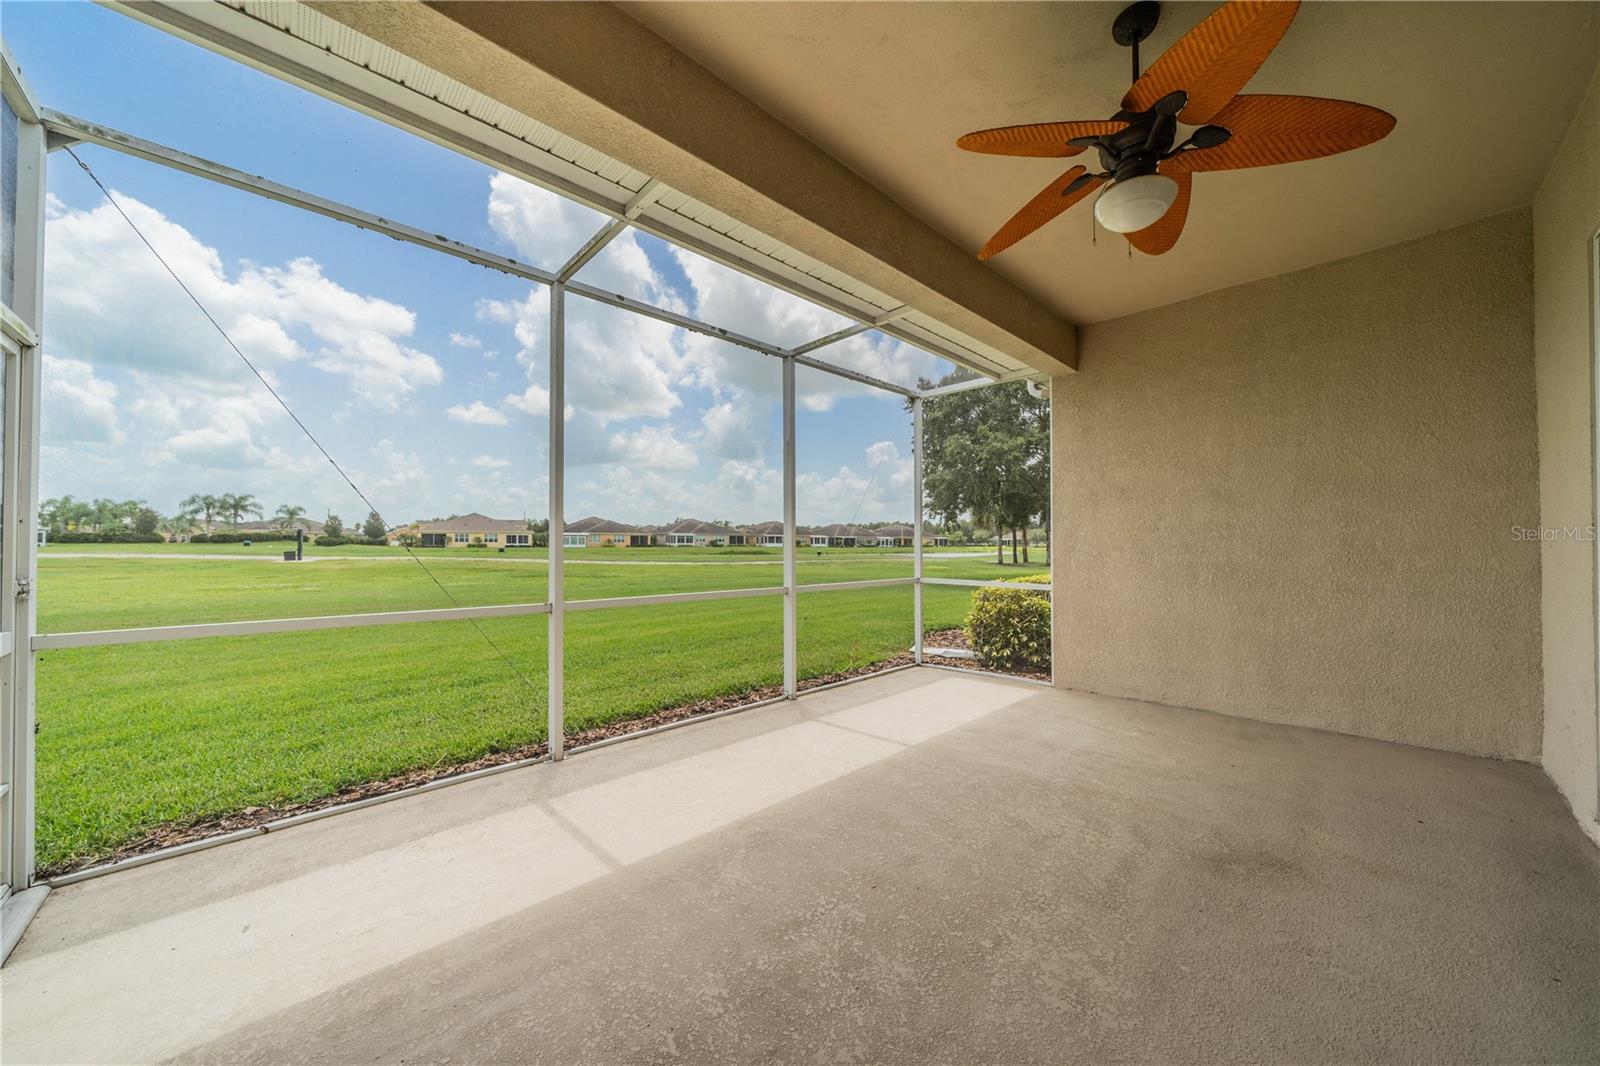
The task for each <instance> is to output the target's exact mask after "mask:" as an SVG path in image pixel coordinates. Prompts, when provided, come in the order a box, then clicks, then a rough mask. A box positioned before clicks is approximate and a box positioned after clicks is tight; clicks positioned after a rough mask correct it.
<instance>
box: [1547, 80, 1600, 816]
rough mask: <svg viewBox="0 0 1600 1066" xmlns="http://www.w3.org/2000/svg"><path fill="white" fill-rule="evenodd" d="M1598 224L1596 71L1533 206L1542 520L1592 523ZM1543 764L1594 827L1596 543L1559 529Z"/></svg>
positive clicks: (1552, 557) (1599, 102)
mask: <svg viewBox="0 0 1600 1066" xmlns="http://www.w3.org/2000/svg"><path fill="white" fill-rule="evenodd" d="M1596 229H1600V78H1597V79H1596V81H1595V84H1594V85H1592V86H1591V87H1590V89H1589V95H1588V98H1587V99H1586V100H1585V101H1584V104H1583V106H1582V108H1581V109H1580V110H1579V112H1578V117H1577V118H1576V120H1574V122H1573V126H1572V129H1571V131H1569V132H1568V134H1567V137H1566V140H1565V141H1564V142H1563V144H1562V147H1561V150H1560V151H1559V152H1558V153H1557V155H1556V159H1555V162H1554V164H1553V165H1552V166H1551V169H1550V172H1549V174H1548V176H1547V177H1546V178H1545V181H1544V185H1543V186H1542V187H1541V188H1540V190H1539V195H1538V197H1537V199H1535V200H1534V204H1533V246H1534V297H1533V307H1534V349H1535V365H1536V368H1537V370H1536V375H1537V379H1538V392H1539V500H1540V508H1541V511H1540V517H1541V520H1542V522H1543V525H1544V526H1545V527H1547V528H1548V529H1550V530H1555V531H1562V530H1566V529H1568V528H1570V527H1574V526H1578V527H1585V528H1592V527H1593V523H1594V521H1595V514H1594V452H1593V450H1592V448H1593V443H1592V438H1591V436H1590V425H1591V420H1592V418H1593V415H1594V392H1593V389H1592V385H1591V381H1590V373H1591V369H1590V368H1591V358H1592V356H1591V347H1590V346H1591V344H1592V343H1593V341H1592V338H1593V336H1594V334H1593V333H1592V332H1591V331H1592V330H1593V328H1594V326H1593V324H1592V321H1591V318H1590V316H1591V314H1592V313H1593V312H1592V310H1591V309H1592V306H1593V304H1592V300H1593V297H1592V295H1591V289H1590V285H1591V280H1590V271H1591V270H1592V267H1591V262H1590V260H1589V255H1590V254H1591V252H1590V249H1589V238H1590V237H1591V236H1592V235H1593V234H1594V233H1595V231H1596ZM1542 551H1543V566H1542V568H1541V569H1542V572H1543V577H1544V685H1545V688H1544V760H1543V761H1544V766H1545V770H1546V772H1547V773H1549V775H1550V777H1551V778H1552V779H1553V780H1554V781H1555V783H1556V785H1557V786H1559V787H1560V789H1561V791H1562V792H1563V793H1565V795H1566V797H1567V800H1568V801H1569V802H1570V803H1571V804H1572V810H1573V813H1574V814H1576V815H1577V817H1578V821H1579V822H1580V823H1582V825H1583V826H1584V828H1585V829H1586V830H1587V831H1588V832H1589V834H1590V835H1591V836H1593V837H1595V839H1596V840H1600V825H1597V824H1596V821H1595V819H1596V817H1597V811H1596V796H1597V794H1600V782H1597V780H1596V778H1597V769H1596V746H1597V743H1600V742H1597V739H1596V736H1595V731H1596V714H1595V645H1594V633H1595V630H1594V588H1595V586H1594V545H1593V544H1592V543H1589V542H1587V541H1586V540H1584V539H1582V538H1581V537H1572V536H1569V535H1567V534H1566V533H1564V532H1558V533H1557V534H1556V537H1555V539H1552V540H1548V541H1546V542H1545V543H1544V544H1543V546H1542Z"/></svg>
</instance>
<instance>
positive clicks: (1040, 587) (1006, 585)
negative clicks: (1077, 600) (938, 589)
mask: <svg viewBox="0 0 1600 1066" xmlns="http://www.w3.org/2000/svg"><path fill="white" fill-rule="evenodd" d="M922 583H923V584H924V585H960V586H962V587H964V588H974V589H1028V590H1029V591H1032V592H1053V591H1054V589H1053V587H1052V586H1050V585H1044V584H1039V583H1037V582H1029V581H972V580H969V579H967V578H964V577H925V578H923V579H922Z"/></svg>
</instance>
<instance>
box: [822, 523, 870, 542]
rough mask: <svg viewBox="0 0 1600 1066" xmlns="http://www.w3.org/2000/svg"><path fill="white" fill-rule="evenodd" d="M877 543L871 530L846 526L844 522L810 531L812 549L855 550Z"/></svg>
mask: <svg viewBox="0 0 1600 1066" xmlns="http://www.w3.org/2000/svg"><path fill="white" fill-rule="evenodd" d="M863 542H865V543H863ZM877 543H878V538H877V537H876V536H875V535H874V534H873V532H872V530H870V529H867V528H865V527H863V526H852V525H848V524H846V523H844V522H835V523H833V524H832V525H828V526H818V527H816V528H815V529H813V530H812V531H811V546H812V547H813V548H857V547H863V546H871V545H874V544H877Z"/></svg>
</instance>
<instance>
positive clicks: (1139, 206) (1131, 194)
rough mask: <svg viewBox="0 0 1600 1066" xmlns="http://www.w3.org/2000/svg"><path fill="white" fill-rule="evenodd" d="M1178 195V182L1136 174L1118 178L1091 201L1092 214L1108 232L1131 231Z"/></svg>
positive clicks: (1156, 215) (1156, 216)
mask: <svg viewBox="0 0 1600 1066" xmlns="http://www.w3.org/2000/svg"><path fill="white" fill-rule="evenodd" d="M1177 198H1178V183H1177V182H1175V181H1173V180H1172V179H1171V178H1169V177H1166V176H1165V175H1163V174H1140V175H1139V176H1138V177H1136V178H1128V179H1127V180H1125V181H1119V182H1117V183H1115V184H1114V185H1112V186H1111V187H1110V188H1108V189H1106V191H1105V192H1103V193H1101V194H1100V199H1098V200H1096V201H1095V202H1094V217H1095V218H1096V219H1098V220H1099V221H1100V225H1102V226H1104V227H1105V228H1106V229H1108V230H1110V231H1111V232H1112V233H1133V232H1134V231H1136V230H1142V229H1144V228H1145V227H1146V226H1149V225H1152V224H1154V223H1155V221H1156V220H1157V219H1159V218H1160V217H1161V216H1162V215H1164V214H1166V213H1167V208H1169V207H1171V206H1172V201H1174V200H1176V199H1177Z"/></svg>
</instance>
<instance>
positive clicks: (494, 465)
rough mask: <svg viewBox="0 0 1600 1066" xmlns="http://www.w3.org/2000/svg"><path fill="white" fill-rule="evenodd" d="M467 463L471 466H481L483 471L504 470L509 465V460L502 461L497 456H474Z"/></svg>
mask: <svg viewBox="0 0 1600 1066" xmlns="http://www.w3.org/2000/svg"><path fill="white" fill-rule="evenodd" d="M469 462H471V463H472V465H473V466H481V467H482V468H483V469H485V470H504V469H505V468H506V467H508V466H510V465H511V460H510V459H502V458H501V457H500V456H498V455H475V456H473V457H472V458H471V459H470V460H469Z"/></svg>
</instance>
